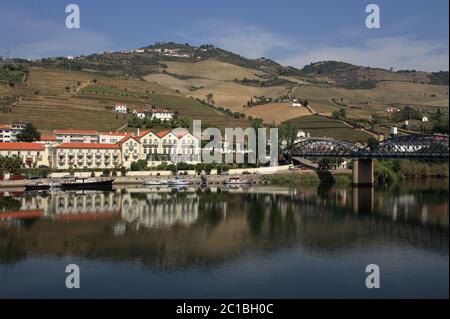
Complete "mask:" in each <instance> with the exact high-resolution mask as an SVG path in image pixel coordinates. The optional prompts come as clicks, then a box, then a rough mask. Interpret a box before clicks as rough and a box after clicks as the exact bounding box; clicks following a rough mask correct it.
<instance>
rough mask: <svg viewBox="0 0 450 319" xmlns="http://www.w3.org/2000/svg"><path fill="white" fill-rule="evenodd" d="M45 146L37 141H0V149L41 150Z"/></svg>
mask: <svg viewBox="0 0 450 319" xmlns="http://www.w3.org/2000/svg"><path fill="white" fill-rule="evenodd" d="M44 149H45V146H44V145H42V144H39V143H27V142H10V143H0V150H11V151H16V150H17V151H20V150H27V151H43V150H44Z"/></svg>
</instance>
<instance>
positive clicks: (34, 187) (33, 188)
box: [25, 182, 50, 191]
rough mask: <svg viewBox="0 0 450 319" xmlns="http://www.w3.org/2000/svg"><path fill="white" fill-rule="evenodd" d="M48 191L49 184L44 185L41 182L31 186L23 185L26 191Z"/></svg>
mask: <svg viewBox="0 0 450 319" xmlns="http://www.w3.org/2000/svg"><path fill="white" fill-rule="evenodd" d="M48 189H50V184H44V183H43V182H36V183H32V184H28V185H25V190H26V191H40V190H48Z"/></svg>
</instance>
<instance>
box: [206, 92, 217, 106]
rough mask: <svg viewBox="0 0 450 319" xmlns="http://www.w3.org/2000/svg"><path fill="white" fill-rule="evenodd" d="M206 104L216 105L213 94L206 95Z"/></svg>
mask: <svg viewBox="0 0 450 319" xmlns="http://www.w3.org/2000/svg"><path fill="white" fill-rule="evenodd" d="M206 102H207V103H208V104H212V105H214V104H215V102H214V95H213V94H212V93H209V94H207V95H206Z"/></svg>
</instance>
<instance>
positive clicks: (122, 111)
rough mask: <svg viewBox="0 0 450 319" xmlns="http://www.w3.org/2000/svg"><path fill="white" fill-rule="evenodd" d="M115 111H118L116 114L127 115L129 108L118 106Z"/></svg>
mask: <svg viewBox="0 0 450 319" xmlns="http://www.w3.org/2000/svg"><path fill="white" fill-rule="evenodd" d="M115 111H116V113H127V112H128V106H126V105H124V104H116V107H115Z"/></svg>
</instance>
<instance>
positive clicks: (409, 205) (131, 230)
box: [0, 184, 448, 269]
mask: <svg viewBox="0 0 450 319" xmlns="http://www.w3.org/2000/svg"><path fill="white" fill-rule="evenodd" d="M434 187H436V185H434ZM430 188H431V189H432V188H433V184H429V185H421V186H419V187H416V186H414V187H411V188H409V187H406V186H402V188H394V189H388V190H375V189H374V188H342V189H339V188H328V187H324V186H320V187H319V188H306V189H305V188H283V187H250V188H247V189H243V188H237V189H229V188H211V189H203V190H199V189H187V190H170V189H160V190H151V189H130V190H118V191H115V192H105V193H102V192H92V193H85V194H81V193H63V192H56V193H52V192H50V193H39V194H35V195H31V194H20V193H15V194H12V193H3V194H2V196H0V233H1V234H2V236H0V258H1V259H0V262H8V263H14V262H17V261H20V260H22V259H24V258H27V256H28V255H45V256H49V255H50V256H52V255H53V256H64V255H72V256H79V257H84V258H94V259H105V258H107V259H113V260H135V259H139V260H140V262H142V263H143V264H145V265H147V266H152V267H157V268H160V269H172V268H179V267H188V266H189V265H192V264H201V265H203V266H208V267H211V266H213V265H214V264H216V263H219V262H221V261H223V260H227V259H229V258H233V257H236V256H239V255H241V254H242V253H244V252H246V251H255V250H256V251H267V252H269V251H271V250H273V249H276V248H277V247H281V246H286V245H288V246H292V245H300V246H303V247H304V248H305V249H308V250H312V251H317V252H320V251H321V250H322V249H326V250H327V251H329V252H330V251H331V252H332V251H336V253H338V252H339V251H340V250H345V251H346V250H348V249H350V247H351V246H352V242H359V241H361V240H365V241H368V242H371V243H373V244H376V243H377V242H378V241H380V240H382V239H385V238H390V239H391V240H392V241H397V240H399V241H404V240H405V239H406V240H407V242H408V243H410V244H411V245H414V246H418V247H424V248H425V249H430V250H433V251H435V252H437V253H442V254H445V253H446V252H447V253H448V200H447V198H446V194H448V185H447V186H444V188H443V189H441V188H439V187H437V188H436V189H432V191H430ZM269 243H270V244H269Z"/></svg>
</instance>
